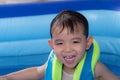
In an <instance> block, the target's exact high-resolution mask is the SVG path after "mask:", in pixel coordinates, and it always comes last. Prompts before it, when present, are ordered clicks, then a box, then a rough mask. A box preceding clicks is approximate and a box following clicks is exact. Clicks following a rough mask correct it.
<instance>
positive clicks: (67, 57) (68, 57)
mask: <svg viewBox="0 0 120 80" xmlns="http://www.w3.org/2000/svg"><path fill="white" fill-rule="evenodd" d="M72 57H73V56H65V57H64V58H65V59H70V58H72Z"/></svg>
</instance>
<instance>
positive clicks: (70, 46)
mask: <svg viewBox="0 0 120 80" xmlns="http://www.w3.org/2000/svg"><path fill="white" fill-rule="evenodd" d="M72 50H73V48H72V45H71V44H69V43H67V44H65V48H64V51H65V52H71V51H72Z"/></svg>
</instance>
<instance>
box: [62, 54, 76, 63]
mask: <svg viewBox="0 0 120 80" xmlns="http://www.w3.org/2000/svg"><path fill="white" fill-rule="evenodd" d="M64 60H65V62H66V63H68V64H71V63H73V62H74V61H75V55H69V56H64Z"/></svg>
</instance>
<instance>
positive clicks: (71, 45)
mask: <svg viewBox="0 0 120 80" xmlns="http://www.w3.org/2000/svg"><path fill="white" fill-rule="evenodd" d="M60 30H61V29H58V28H57V29H55V30H54V32H53V33H52V37H53V38H52V40H49V41H48V43H49V45H50V46H51V47H52V49H53V51H54V53H55V54H56V56H57V58H58V59H59V60H60V61H61V62H62V63H63V64H64V67H66V68H70V69H74V68H75V66H76V65H77V63H78V62H79V61H80V60H81V59H82V58H83V56H84V53H85V50H86V49H88V48H89V44H90V43H89V41H88V40H89V39H86V37H85V35H84V34H83V31H84V30H83V28H82V27H81V29H79V28H78V29H77V30H76V31H75V32H74V33H70V31H69V30H68V29H66V28H64V30H63V31H62V32H60Z"/></svg>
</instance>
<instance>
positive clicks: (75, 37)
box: [0, 10, 120, 80]
mask: <svg viewBox="0 0 120 80" xmlns="http://www.w3.org/2000/svg"><path fill="white" fill-rule="evenodd" d="M50 34H51V40H48V43H49V45H50V47H51V48H52V49H53V52H52V54H53V53H54V54H55V57H53V59H51V58H50V59H49V61H51V60H53V61H54V58H56V59H57V60H58V64H59V63H61V64H62V66H61V68H62V72H61V73H60V75H61V76H60V75H58V76H56V77H59V78H58V79H56V78H54V75H53V74H51V73H52V72H48V71H49V70H47V69H50V70H51V69H54V68H48V67H49V65H51V66H52V67H53V65H57V64H49V63H48V62H47V63H45V64H44V65H43V66H40V67H32V68H28V69H25V70H22V71H19V72H14V73H11V74H8V75H5V76H1V78H0V80H40V79H42V78H43V77H45V78H44V79H45V80H75V79H74V74H75V70H76V68H77V66H78V65H79V63H80V62H81V61H82V60H83V59H84V57H85V52H86V51H88V50H89V48H90V47H91V46H92V42H93V38H92V37H91V36H88V21H87V19H86V18H85V17H84V16H83V15H82V14H80V13H78V12H75V11H67V10H66V11H62V12H61V13H59V14H58V15H57V16H56V17H55V18H54V19H53V21H52V22H51V28H50ZM54 54H53V55H54ZM50 57H51V55H50ZM86 58H87V57H86ZM52 63H53V62H52ZM59 67H60V65H59ZM59 67H58V69H57V70H58V71H59V69H60V68H59ZM45 71H46V72H45ZM77 71H78V72H79V68H78V69H77ZM93 71H94V72H93V74H91V73H90V76H88V77H86V75H85V77H83V76H80V77H79V78H76V80H80V79H81V77H83V80H94V79H99V80H120V79H119V78H118V77H116V76H115V75H114V74H112V73H111V72H110V71H109V70H108V69H107V68H106V67H105V66H104V65H103V64H102V63H101V62H99V61H97V62H96V64H95V68H94V70H93ZM89 72H90V71H86V74H87V73H89ZM45 73H46V74H45ZM57 73H59V72H55V74H57ZM47 74H50V75H48V76H50V78H49V77H47V76H46V75H47ZM75 76H76V75H75ZM53 78H54V79H53ZM81 80H82V79H81Z"/></svg>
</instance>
